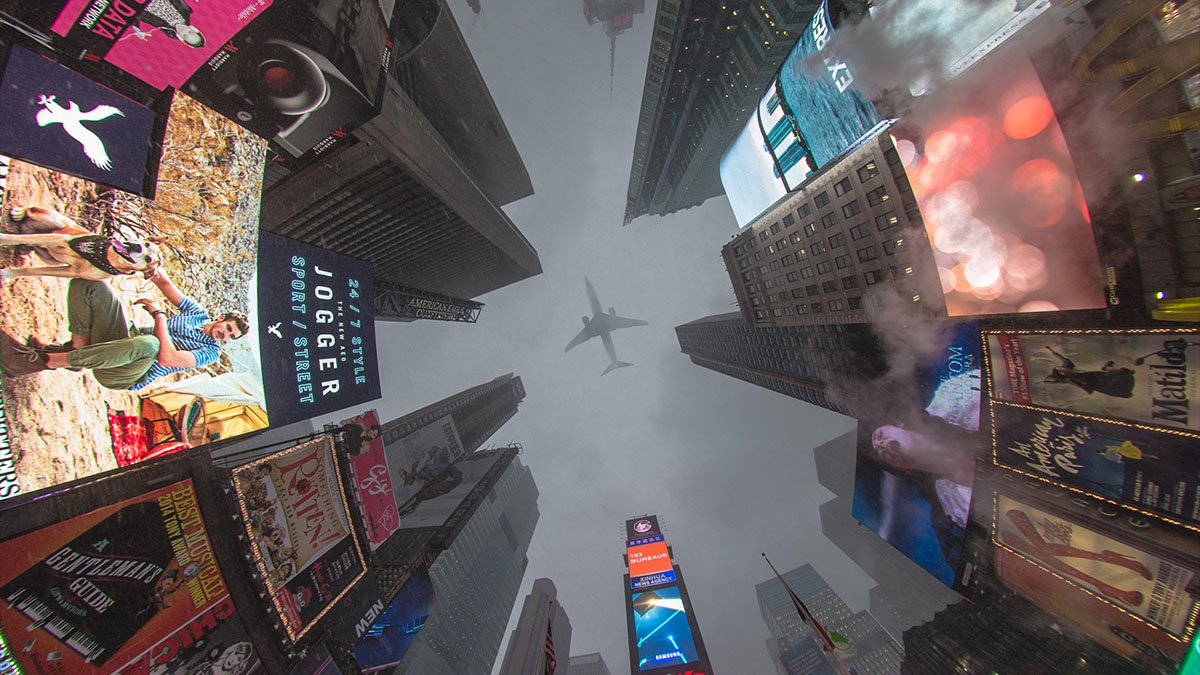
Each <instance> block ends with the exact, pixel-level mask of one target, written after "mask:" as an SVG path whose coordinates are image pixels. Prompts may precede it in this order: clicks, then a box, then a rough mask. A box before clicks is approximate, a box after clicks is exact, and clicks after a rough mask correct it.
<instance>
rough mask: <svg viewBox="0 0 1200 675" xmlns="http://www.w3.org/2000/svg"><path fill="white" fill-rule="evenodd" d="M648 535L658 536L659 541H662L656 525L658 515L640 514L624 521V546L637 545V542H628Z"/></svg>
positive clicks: (659, 530)
mask: <svg viewBox="0 0 1200 675" xmlns="http://www.w3.org/2000/svg"><path fill="white" fill-rule="evenodd" d="M648 537H659V541H662V539H661V537H662V530H661V529H659V527H658V516H641V517H640V518H630V519H629V520H626V521H625V540H626V542H627V544H626V546H637V544H634V543H628V542H632V541H634V540H638V539H646V538H648Z"/></svg>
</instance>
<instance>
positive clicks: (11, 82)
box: [0, 47, 158, 194]
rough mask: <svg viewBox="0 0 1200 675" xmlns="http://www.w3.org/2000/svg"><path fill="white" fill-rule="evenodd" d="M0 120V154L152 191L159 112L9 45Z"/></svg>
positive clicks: (133, 189) (141, 191)
mask: <svg viewBox="0 0 1200 675" xmlns="http://www.w3.org/2000/svg"><path fill="white" fill-rule="evenodd" d="M0 118H2V119H3V120H4V124H3V125H0V152H4V153H5V154H7V155H10V156H12V157H15V158H17V159H23V160H26V161H29V162H33V163H34V164H40V165H42V166H47V167H50V168H52V169H57V170H58V171H62V172H65V173H69V174H71V175H73V176H80V177H82V178H87V179H88V180H93V181H96V182H97V183H102V184H104V185H111V186H113V187H117V188H120V189H122V190H126V191H129V192H133V193H136V194H150V193H151V192H152V189H153V184H154V176H153V175H151V174H150V172H149V170H148V164H149V163H150V159H151V156H150V146H151V144H152V143H153V141H154V140H155V126H156V122H157V119H158V116H157V115H156V114H155V113H154V111H153V110H150V109H149V108H147V107H145V106H143V105H139V104H137V103H134V102H133V101H131V100H129V99H127V98H125V97H124V96H121V95H120V94H118V93H116V92H115V91H113V90H111V89H108V88H107V87H102V86H100V85H99V84H96V83H95V82H92V81H91V80H89V79H87V78H86V77H83V76H82V75H80V74H78V73H76V72H74V71H72V70H70V69H68V68H64V67H62V66H60V65H58V64H57V63H54V62H53V61H51V60H50V59H47V58H45V57H42V56H38V55H37V54H34V53H33V52H30V51H28V50H25V49H22V48H21V47H13V48H12V51H11V52H10V53H9V57H8V60H7V62H6V63H5V67H4V79H3V82H2V83H0ZM147 188H149V189H147Z"/></svg>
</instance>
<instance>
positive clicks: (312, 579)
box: [233, 436, 366, 640]
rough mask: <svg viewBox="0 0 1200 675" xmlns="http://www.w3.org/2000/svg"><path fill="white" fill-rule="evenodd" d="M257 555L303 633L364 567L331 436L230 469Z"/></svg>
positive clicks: (292, 625)
mask: <svg viewBox="0 0 1200 675" xmlns="http://www.w3.org/2000/svg"><path fill="white" fill-rule="evenodd" d="M233 477H234V485H235V488H236V490H237V494H238V498H239V499H238V501H239V506H240V508H241V512H242V518H243V520H244V523H245V526H246V530H247V532H248V533H249V535H250V545H251V549H252V551H253V555H254V561H255V564H256V566H257V567H258V569H259V572H260V573H261V574H262V576H263V580H264V583H265V584H266V586H267V590H268V592H269V593H270V595H271V600H272V602H273V604H274V605H275V609H276V610H277V611H278V612H279V615H280V617H281V618H282V619H283V624H284V628H285V629H286V630H287V633H288V636H289V637H291V638H292V639H293V640H297V639H299V638H300V637H301V636H303V635H304V633H305V632H307V631H308V629H309V628H311V627H312V624H313V623H314V622H315V621H316V620H317V619H319V618H320V617H321V616H322V615H323V614H324V613H325V612H326V611H328V610H329V608H330V607H332V606H333V605H334V603H336V602H337V601H338V600H339V599H340V598H341V597H342V595H344V594H345V593H346V591H347V590H348V589H349V588H350V586H352V585H353V584H354V582H356V581H357V580H358V579H359V578H361V577H362V575H363V574H364V573H365V571H366V566H365V563H364V562H363V559H362V553H361V551H359V548H358V541H357V538H356V537H355V536H354V529H353V528H352V527H351V526H350V521H349V511H348V508H347V505H346V497H345V494H343V492H342V489H341V482H340V478H339V474H338V469H337V462H336V461H335V460H334V456H333V447H332V445H331V444H330V441H329V438H328V437H327V436H323V437H320V438H315V439H313V440H311V441H308V442H306V443H303V444H301V445H298V446H296V447H294V448H289V449H287V450H284V451H283V452H279V453H276V454H274V455H270V456H268V457H264V458H263V459H260V460H258V461H255V462H252V463H250V464H247V465H244V466H241V467H238V469H236V470H235V471H234V472H233Z"/></svg>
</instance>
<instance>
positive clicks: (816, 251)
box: [808, 241, 825, 255]
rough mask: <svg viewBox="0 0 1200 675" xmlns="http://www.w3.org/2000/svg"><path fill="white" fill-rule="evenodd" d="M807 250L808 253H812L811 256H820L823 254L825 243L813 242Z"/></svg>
mask: <svg viewBox="0 0 1200 675" xmlns="http://www.w3.org/2000/svg"><path fill="white" fill-rule="evenodd" d="M808 248H809V250H810V251H812V254H813V255H821V254H822V253H824V252H825V242H823V241H814V242H813V243H812V246H809V247H808Z"/></svg>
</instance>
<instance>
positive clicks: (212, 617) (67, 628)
mask: <svg viewBox="0 0 1200 675" xmlns="http://www.w3.org/2000/svg"><path fill="white" fill-rule="evenodd" d="M0 629H2V630H3V632H4V634H5V636H6V637H7V642H8V644H9V645H10V646H11V647H12V650H11V651H12V654H13V656H14V657H15V658H16V660H17V661H18V662H19V663H20V664H21V666H22V667H23V668H24V669H25V672H30V673H42V672H56V673H114V672H116V673H159V672H162V673H198V672H210V671H211V672H217V671H218V670H220V672H226V673H236V674H237V675H249V674H250V673H254V672H260V671H261V669H262V668H261V665H260V664H259V661H258V657H257V656H256V654H255V652H254V649H253V647H252V646H251V644H250V642H249V641H248V640H247V639H246V629H245V627H244V626H243V624H242V622H241V619H240V618H239V616H238V613H237V609H236V608H235V607H234V604H233V600H232V599H231V598H230V595H229V592H228V590H227V588H226V586H225V580H224V578H223V577H222V575H221V570H220V568H219V567H218V565H217V562H216V558H215V556H214V553H213V549H212V545H211V543H210V540H209V538H208V533H207V529H206V525H205V523H204V521H203V518H202V517H201V515H200V509H199V504H198V502H197V498H196V492H195V490H194V488H193V484H192V481H191V480H184V481H180V482H177V483H173V484H171V485H167V486H165V487H162V488H159V489H157V490H154V491H152V492H148V493H145V494H143V495H141V496H138V497H134V498H131V499H126V500H124V501H120V502H117V503H114V504H111V505H108V506H104V507H102V508H99V509H96V510H94V511H91V512H89V513H86V514H83V515H80V516H76V517H74V518H68V519H66V520H63V521H62V522H59V523H55V524H53V525H49V526H46V527H42V528H39V529H36V530H34V531H32V532H29V533H28V534H25V535H22V536H20V537H17V538H15V539H10V540H8V541H5V542H3V543H0ZM197 644H202V645H204V648H203V649H196V648H194V645H197Z"/></svg>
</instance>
